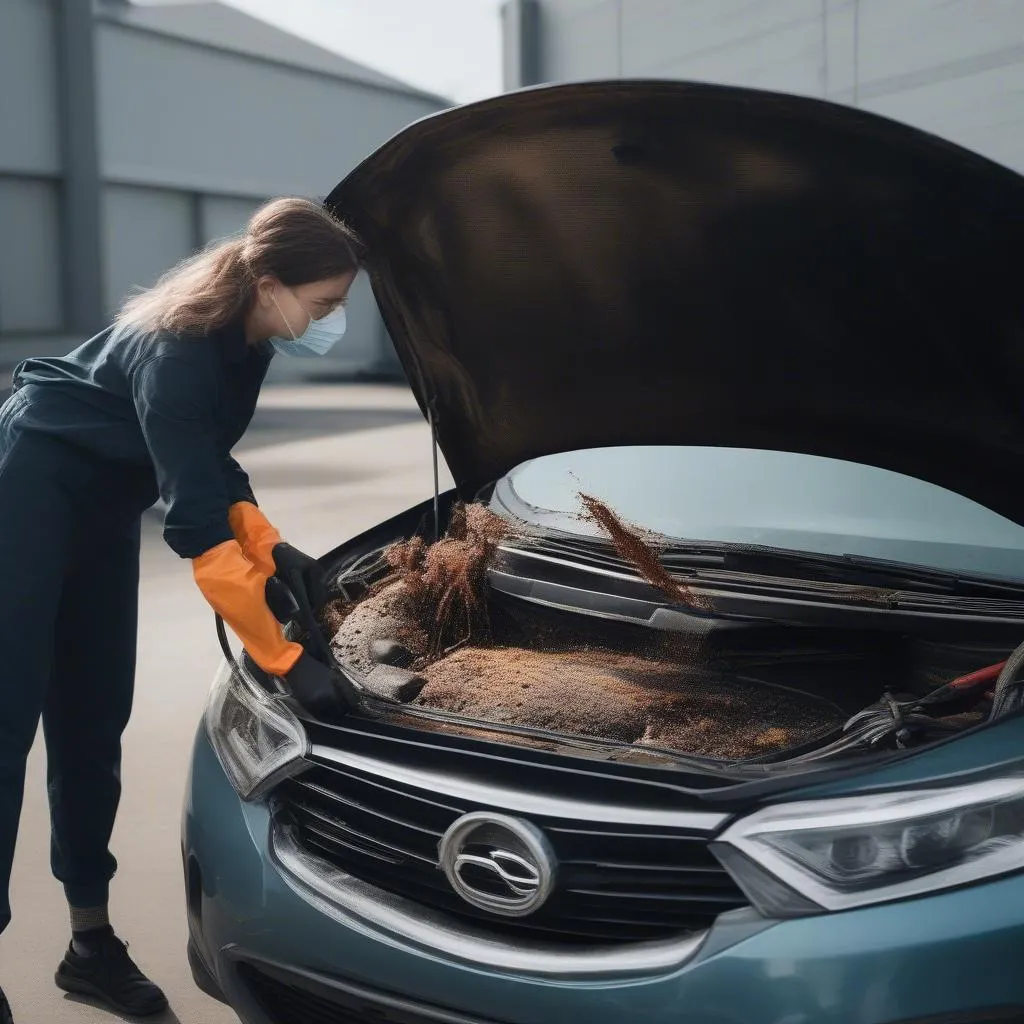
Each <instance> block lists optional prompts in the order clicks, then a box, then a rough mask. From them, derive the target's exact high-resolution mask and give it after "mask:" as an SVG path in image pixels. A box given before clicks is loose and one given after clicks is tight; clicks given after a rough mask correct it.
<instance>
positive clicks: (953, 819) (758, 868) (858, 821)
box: [712, 777, 1024, 917]
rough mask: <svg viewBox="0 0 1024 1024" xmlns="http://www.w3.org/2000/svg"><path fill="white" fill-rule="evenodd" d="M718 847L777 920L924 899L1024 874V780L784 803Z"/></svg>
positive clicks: (738, 827)
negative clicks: (995, 878)
mask: <svg viewBox="0 0 1024 1024" xmlns="http://www.w3.org/2000/svg"><path fill="white" fill-rule="evenodd" d="M712 848H713V849H714V851H715V853H716V855H717V856H718V858H719V860H720V861H721V862H722V864H723V865H724V866H725V867H726V869H727V870H728V871H729V872H730V874H731V875H732V876H733V878H734V879H735V880H736V883H737V884H738V885H739V886H740V887H741V888H742V889H743V890H744V892H745V893H746V894H747V896H748V897H749V898H750V901H751V902H752V903H753V904H754V905H755V907H757V908H758V910H760V911H761V912H762V913H764V914H766V915H768V916H772V917H780V916H781V917H786V916H790V917H791V916H798V915H802V914H806V913H813V912H815V911H817V912H820V911H821V910H845V909H847V908H850V907H860V906H864V905H866V904H869V903H882V902H885V901H888V900H897V899H903V898H905V897H908V896H919V895H922V894H924V893H930V892H935V891H937V890H940V889H948V888H950V887H952V886H959V885H965V884H967V883H970V882H976V881H978V880H980V879H983V878H989V877H993V876H996V875H1001V874H1006V873H1008V872H1011V871H1020V870H1021V869H1022V868H1024V778H1021V777H1010V778H1000V779H991V780H989V781H986V782H977V783H972V784H969V785H964V786H957V787H955V788H952V789H936V790H927V791H926V790H921V791H916V792H903V793H893V794H884V795H876V796H863V797H850V798H846V797H844V798H838V799H835V800H816V801H807V802H803V803H791V804H780V805H778V806H776V807H769V808H766V809H765V810H763V811H759V812H758V813H756V814H753V815H751V816H750V817H748V818H743V819H741V820H740V821H738V822H736V823H735V824H734V825H732V826H731V827H730V828H729V829H728V830H726V832H725V833H724V834H723V835H722V836H721V837H720V839H719V841H718V842H717V843H714V844H713V845H712Z"/></svg>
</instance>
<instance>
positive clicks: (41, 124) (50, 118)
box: [0, 0, 60, 174]
mask: <svg viewBox="0 0 1024 1024" xmlns="http://www.w3.org/2000/svg"><path fill="white" fill-rule="evenodd" d="M56 38H57V36H56V29H55V26H54V9H53V4H52V2H51V0H0V126H2V131H0V171H7V172H12V173H19V174H22V173H28V174H32V173H39V174H54V173H56V172H58V171H59V170H60V141H59V125H60V121H59V118H58V109H57V61H56Z"/></svg>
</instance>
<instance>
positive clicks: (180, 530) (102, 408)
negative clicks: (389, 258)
mask: <svg viewBox="0 0 1024 1024" xmlns="http://www.w3.org/2000/svg"><path fill="white" fill-rule="evenodd" d="M272 353H273V350H272V348H271V347H270V345H269V344H267V343H261V344H259V345H255V346H249V345H246V343H245V338H244V336H243V333H242V329H241V327H238V328H227V329H224V330H222V331H219V332H216V333H213V334H211V335H210V336H208V337H203V338H199V337H195V338H193V337H181V336H176V335H172V334H167V333H158V334H151V333H144V332H133V331H130V330H128V331H125V330H124V329H121V330H108V331H105V332H103V333H102V334H99V335H97V336H96V337H95V338H93V339H91V340H90V341H87V342H86V343H85V344H84V345H82V346H81V347H80V348H78V349H76V350H75V351H74V352H72V353H70V354H69V355H67V356H63V357H61V358H53V359H30V360H27V361H26V362H23V363H22V364H21V365H20V366H19V367H18V368H17V369H16V370H15V373H14V388H15V390H14V393H13V394H12V395H11V397H10V398H9V399H8V400H7V402H6V403H4V405H3V407H2V408H0V657H2V658H3V662H2V668H0V673H2V675H0V931H2V930H3V929H4V927H6V925H7V923H8V922H9V921H10V906H9V903H8V885H9V881H10V873H11V862H12V859H13V855H14V845H15V837H16V834H17V829H18V818H19V815H20V811H21V802H22V791H23V788H24V781H25V759H26V757H27V755H28V752H29V748H30V747H31V745H32V741H33V738H34V735H35V732H36V728H37V725H38V723H39V718H40V715H41V716H42V720H43V729H44V734H45V739H46V751H47V759H48V770H47V780H48V791H49V799H50V812H51V820H52V829H53V831H52V847H51V861H52V868H53V873H54V875H55V876H56V877H57V878H58V879H59V880H60V881H61V882H63V884H64V887H65V891H66V894H67V897H68V901H69V902H70V903H71V905H72V906H77V907H94V906H101V905H103V904H105V903H106V902H107V890H108V885H109V882H110V879H111V878H112V877H113V874H114V871H115V869H116V866H117V865H116V861H115V860H114V857H113V856H112V855H111V853H110V852H109V850H108V843H109V840H110V834H111V830H112V828H113V824H114V816H115V813H116V810H117V804H118V800H119V798H120V792H121V785H120V760H121V733H122V731H123V729H124V727H125V725H126V723H127V721H128V716H129V713H130V711H131V704H132V690H133V680H134V673H135V647H136V623H137V603H138V585H139V526H140V521H141V516H142V513H143V512H144V511H145V510H146V509H147V508H148V507H149V506H151V505H152V504H153V503H154V501H155V500H156V498H157V495H158V493H159V495H160V496H161V497H162V498H163V499H164V501H165V503H166V505H167V513H166V518H165V520H164V538H165V539H166V541H167V543H168V544H169V545H170V546H171V547H172V548H173V549H174V550H175V551H176V552H177V553H178V554H179V555H180V556H181V557H182V558H194V557H197V556H198V555H201V554H202V553H203V552H205V551H207V550H209V549H210V548H212V547H215V546H216V545H218V544H221V543H223V542H225V541H229V540H232V539H233V535H232V531H231V528H230V526H229V525H228V509H229V507H230V505H232V504H233V503H235V502H237V501H253V496H252V491H251V488H250V486H249V480H248V477H247V476H246V475H245V473H244V472H243V470H242V469H241V467H240V466H239V465H238V464H237V463H236V462H235V461H234V459H232V458H231V455H230V451H231V449H232V447H234V445H235V444H236V443H237V441H238V440H239V438H240V437H241V436H242V434H243V433H244V431H245V429H246V427H247V426H248V425H249V421H250V419H251V418H252V414H253V410H254V408H255V405H256V399H257V397H258V395H259V391H260V387H261V385H262V383H263V378H264V376H265V374H266V371H267V367H268V365H269V363H270V358H271V355H272Z"/></svg>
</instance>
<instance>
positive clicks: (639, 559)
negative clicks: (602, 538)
mask: <svg viewBox="0 0 1024 1024" xmlns="http://www.w3.org/2000/svg"><path fill="white" fill-rule="evenodd" d="M579 499H580V501H581V502H582V504H583V507H584V508H585V509H586V515H585V518H587V519H590V520H591V521H593V522H594V523H596V524H597V525H598V526H599V527H600V528H601V529H602V530H603V531H604V532H605V533H606V534H607V535H608V539H609V540H610V541H611V542H612V544H613V545H614V546H615V550H616V551H618V553H619V555H620V556H621V557H622V558H624V559H625V560H626V561H627V562H629V564H630V565H632V566H633V568H634V569H636V571H637V572H638V573H639V574H640V576H641V577H643V579H645V580H646V581H647V582H648V583H650V584H651V586H652V587H657V589H658V590H660V591H661V592H662V593H663V594H664V595H665V596H666V597H669V598H671V599H672V600H673V601H679V602H681V603H682V604H685V605H689V606H690V607H691V608H700V607H703V606H704V605H705V604H706V602H705V601H704V600H703V599H701V598H699V597H698V596H697V595H696V594H694V592H693V590H692V589H691V588H690V587H687V586H684V585H683V584H681V583H677V582H676V581H675V580H674V579H672V577H671V575H669V572H668V570H667V569H666V568H665V566H664V565H662V562H661V558H660V557H659V554H658V549H657V548H656V547H655V546H654V545H653V544H651V543H650V542H649V541H647V540H645V539H644V538H643V536H642V535H641V533H640V531H639V530H636V529H631V528H630V527H628V526H626V524H625V523H624V522H623V521H622V520H621V519H620V518H619V517H618V516H617V515H616V514H615V513H614V512H613V511H612V510H611V509H610V508H609V507H608V506H607V505H606V504H605V503H604V502H603V501H600V500H599V499H597V498H594V497H591V496H590V495H589V494H583V493H582V492H581V493H580V495H579Z"/></svg>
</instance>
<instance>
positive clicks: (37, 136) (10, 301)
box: [0, 0, 63, 334]
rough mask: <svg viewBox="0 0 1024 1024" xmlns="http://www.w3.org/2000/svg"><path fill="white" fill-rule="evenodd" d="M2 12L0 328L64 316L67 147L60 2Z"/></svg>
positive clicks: (43, 325) (57, 322)
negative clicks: (62, 205) (62, 214)
mask: <svg viewBox="0 0 1024 1024" xmlns="http://www.w3.org/2000/svg"><path fill="white" fill-rule="evenodd" d="M3 5H4V6H3V12H2V14H0V21H2V26H0V333H13V332H18V333H30V334H31V333H38V332H47V331H54V330H57V329H59V328H60V326H61V324H62V322H63V299H62V289H61V283H60V278H61V269H60V260H59V251H60V240H59V213H58V205H59V199H60V192H59V188H60V175H61V169H62V164H61V153H60V133H59V125H60V118H59V111H58V100H57V94H58V84H57V83H58V77H57V57H56V47H55V40H56V38H57V27H56V22H55V14H54V9H53V8H52V7H51V5H50V3H48V2H47V0H3Z"/></svg>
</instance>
